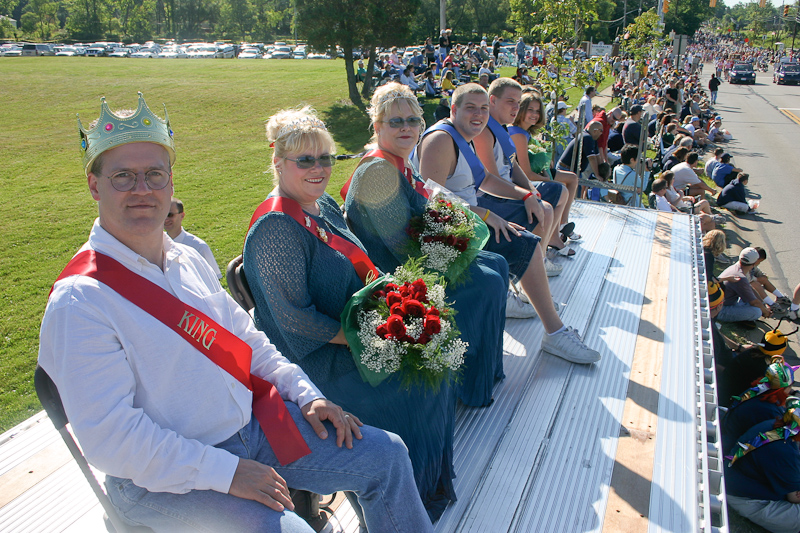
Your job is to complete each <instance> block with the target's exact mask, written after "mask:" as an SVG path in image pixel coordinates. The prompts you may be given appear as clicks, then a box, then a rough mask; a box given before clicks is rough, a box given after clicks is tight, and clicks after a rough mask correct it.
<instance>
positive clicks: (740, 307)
mask: <svg viewBox="0 0 800 533" xmlns="http://www.w3.org/2000/svg"><path fill="white" fill-rule="evenodd" d="M759 318H761V309H760V308H759V307H754V306H752V305H750V304H749V303H747V302H743V301H741V300H739V301H738V302H736V303H735V304H733V305H723V306H722V309H720V310H719V314H718V315H717V321H719V322H745V321H747V320H758V319H759Z"/></svg>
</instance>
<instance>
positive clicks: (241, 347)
mask: <svg viewBox="0 0 800 533" xmlns="http://www.w3.org/2000/svg"><path fill="white" fill-rule="evenodd" d="M74 275H80V276H88V277H90V278H93V279H96V280H97V281H99V282H101V283H103V284H104V285H107V286H108V287H110V288H111V289H113V290H114V291H115V292H117V294H119V295H120V296H122V297H123V298H125V299H126V300H128V301H129V302H131V303H132V304H134V305H136V306H137V307H139V308H141V309H142V310H143V311H145V312H147V313H149V314H150V315H152V316H153V317H154V318H155V319H157V320H158V321H160V322H162V323H163V324H164V325H165V326H167V327H168V328H170V329H171V330H172V331H174V332H175V333H177V334H178V335H180V336H181V337H183V339H184V340H185V341H186V342H188V343H189V344H191V345H192V346H193V347H194V348H196V349H197V350H198V351H200V353H202V354H203V355H205V356H206V357H208V358H209V359H210V360H211V361H212V362H213V363H214V364H216V365H218V366H219V367H220V368H222V369H223V370H224V371H225V372H227V373H228V374H230V375H231V376H233V377H234V378H236V379H237V380H238V381H239V382H240V383H242V385H244V386H245V387H247V388H248V389H249V390H250V391H252V393H253V414H254V415H255V417H256V419H257V420H258V422H259V424H260V425H261V430H262V431H263V432H264V435H265V436H266V437H267V440H268V441H269V444H270V446H271V447H272V450H273V451H274V452H275V457H276V458H277V459H278V461H279V462H280V463H281V464H282V465H287V464H289V463H291V462H293V461H296V460H297V459H300V458H301V457H303V456H305V455H308V454H310V453H311V450H310V449H309V448H308V445H307V444H306V442H305V440H303V436H302V435H301V434H300V430H299V429H297V425H296V424H295V423H294V420H293V419H292V417H291V415H290V414H289V411H288V409H286V405H284V403H283V399H282V398H281V396H280V394H279V393H278V390H277V389H276V388H275V387H274V386H273V385H272V383H270V382H268V381H266V380H264V379H261V378H259V377H258V376H254V375H252V374H251V373H250V364H251V360H252V356H253V350H252V348H250V345H248V344H247V343H246V342H244V341H243V340H241V339H240V338H239V337H237V336H236V335H234V334H233V333H231V332H230V331H228V330H227V329H225V328H223V327H222V326H220V325H219V324H217V323H216V322H215V321H214V320H212V319H211V318H210V317H209V316H208V315H206V314H204V313H202V312H201V311H199V310H197V309H195V308H194V307H191V306H190V305H187V304H185V303H183V302H181V301H180V300H179V299H178V298H176V297H175V296H173V295H172V294H170V293H169V292H167V291H165V290H164V289H162V288H161V287H159V286H158V285H156V284H155V283H153V282H151V281H149V280H147V279H145V278H143V277H142V276H140V275H138V274H136V273H135V272H132V271H131V270H129V269H127V268H126V267H125V266H124V265H122V264H121V263H119V262H118V261H116V260H115V259H112V258H111V257H109V256H107V255H104V254H101V253H98V252H95V251H94V250H86V251H83V252H81V253H79V254H78V255H76V256H75V257H73V258H72V260H71V261H70V262H69V264H67V266H66V267H65V268H64V270H63V272H61V275H59V276H58V279H56V281H59V280H61V279H63V278H66V277H68V276H74ZM51 292H52V289H51Z"/></svg>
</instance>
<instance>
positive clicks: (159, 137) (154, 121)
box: [76, 92, 175, 175]
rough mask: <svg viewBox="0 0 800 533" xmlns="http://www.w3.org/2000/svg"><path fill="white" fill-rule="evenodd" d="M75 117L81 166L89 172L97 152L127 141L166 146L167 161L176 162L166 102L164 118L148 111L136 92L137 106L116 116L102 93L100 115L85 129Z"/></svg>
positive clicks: (142, 98)
mask: <svg viewBox="0 0 800 533" xmlns="http://www.w3.org/2000/svg"><path fill="white" fill-rule="evenodd" d="M76 116H77V117H78V132H79V133H80V136H81V152H82V153H83V169H84V172H85V173H86V174H87V175H88V174H89V169H91V167H92V163H94V160H95V159H97V156H99V155H100V154H102V153H103V152H105V151H106V150H110V149H112V148H116V147H117V146H122V145H123V144H128V143H140V142H149V143H155V144H159V145H161V146H163V147H164V148H166V150H167V152H168V153H169V163H170V165H173V164H175V142H174V141H173V139H172V129H171V128H170V127H169V115H168V114H167V106H166V105H164V118H163V119H161V118H159V117H158V116H157V115H156V114H155V113H153V112H152V111H150V108H149V107H147V103H146V102H145V101H144V96H143V95H142V93H141V92H140V93H139V106H138V107H137V108H136V111H134V113H133V114H132V115H131V116H129V117H119V116H117V115H115V114H114V113H113V112H112V111H111V109H109V107H108V104H107V103H106V98H105V96H104V97H102V98H101V104H100V117H99V118H98V119H97V124H95V126H94V127H93V128H90V129H88V130H86V129H84V127H83V125H82V124H81V118H80V115H76Z"/></svg>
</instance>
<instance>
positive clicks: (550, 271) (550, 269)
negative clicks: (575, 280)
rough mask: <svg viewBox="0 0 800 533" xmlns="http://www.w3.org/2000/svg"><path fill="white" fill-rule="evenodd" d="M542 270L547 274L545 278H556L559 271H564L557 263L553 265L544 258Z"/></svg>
mask: <svg viewBox="0 0 800 533" xmlns="http://www.w3.org/2000/svg"><path fill="white" fill-rule="evenodd" d="M544 269H545V271H546V272H547V277H548V278H552V277H553V276H558V275H559V274H561V271H562V270H564V265H559V264H558V263H554V262H552V261H550V260H549V259H548V258H547V257H545V258H544Z"/></svg>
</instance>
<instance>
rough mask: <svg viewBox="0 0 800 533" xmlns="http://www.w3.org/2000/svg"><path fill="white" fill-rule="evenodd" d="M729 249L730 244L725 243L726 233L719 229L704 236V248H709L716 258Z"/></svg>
mask: <svg viewBox="0 0 800 533" xmlns="http://www.w3.org/2000/svg"><path fill="white" fill-rule="evenodd" d="M727 247H728V244H727V242H726V241H725V233H724V232H722V231H720V230H718V229H712V230H711V231H709V232H708V233H706V234H705V235H703V248H708V249H709V250H710V251H711V253H712V254H714V255H715V256H717V255H719V254H721V253H722V252H724V251H725V249H726V248H727Z"/></svg>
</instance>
